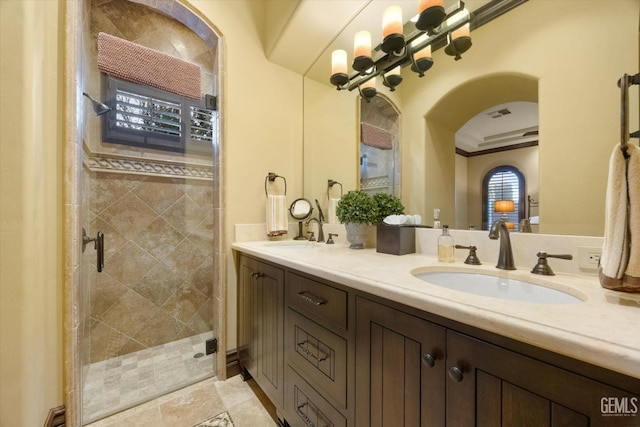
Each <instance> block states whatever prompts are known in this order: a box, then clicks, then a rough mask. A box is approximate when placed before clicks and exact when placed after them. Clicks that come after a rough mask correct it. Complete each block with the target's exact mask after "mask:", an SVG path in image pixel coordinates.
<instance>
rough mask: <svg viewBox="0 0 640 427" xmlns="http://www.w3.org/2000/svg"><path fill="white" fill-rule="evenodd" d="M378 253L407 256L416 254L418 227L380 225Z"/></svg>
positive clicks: (377, 237) (377, 244)
mask: <svg viewBox="0 0 640 427" xmlns="http://www.w3.org/2000/svg"><path fill="white" fill-rule="evenodd" d="M376 252H382V253H385V254H392V255H406V254H413V253H415V252H416V227H415V226H412V225H388V224H384V223H382V224H378V225H377V230H376Z"/></svg>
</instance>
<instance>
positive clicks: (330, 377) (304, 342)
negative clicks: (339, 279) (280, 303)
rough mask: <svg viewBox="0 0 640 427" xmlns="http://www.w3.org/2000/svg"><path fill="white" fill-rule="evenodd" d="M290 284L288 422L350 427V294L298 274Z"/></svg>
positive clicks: (287, 314)
mask: <svg viewBox="0 0 640 427" xmlns="http://www.w3.org/2000/svg"><path fill="white" fill-rule="evenodd" d="M286 283H287V285H286V290H285V310H286V312H285V363H286V364H287V370H286V374H285V382H286V391H285V402H284V412H285V414H286V420H287V423H288V424H289V425H290V426H292V427H312V426H317V427H320V426H335V427H338V426H342V427H346V426H348V425H349V426H350V425H352V423H351V422H348V420H349V418H351V417H350V415H349V414H350V411H351V407H350V406H351V404H350V402H349V392H348V390H349V387H351V382H352V378H353V373H352V372H350V371H351V370H350V369H349V354H350V351H352V348H351V347H352V346H353V339H352V338H351V336H350V335H352V331H351V330H350V328H349V321H348V306H349V292H348V291H347V290H345V289H344V288H342V287H341V286H339V285H335V284H333V283H328V282H325V281H320V280H316V279H314V278H310V277H308V276H306V275H302V274H298V273H294V272H288V273H287V276H286Z"/></svg>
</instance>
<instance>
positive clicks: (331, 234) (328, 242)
mask: <svg viewBox="0 0 640 427" xmlns="http://www.w3.org/2000/svg"><path fill="white" fill-rule="evenodd" d="M333 236H336V237H337V236H338V235H337V234H335V233H329V238H328V239H327V245H333V244H334V243H335V242H334V241H333Z"/></svg>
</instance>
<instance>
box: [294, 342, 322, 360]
mask: <svg viewBox="0 0 640 427" xmlns="http://www.w3.org/2000/svg"><path fill="white" fill-rule="evenodd" d="M307 345H313V344H312V343H310V342H309V341H308V340H307V341H302V342H299V343H298V348H299V349H300V351H302V352H303V353H304V354H306V355H307V356H308V357H310V358H312V359H313V360H315V361H316V362H322V361H324V360H327V358H328V357H329V356H328V355H327V354H324V353H322V352H321V351H320V349H318V354H320V355H321V356H320V357H318V356H316V355H315V354H313V352H312V351H311V350H309V349H308V348H307V347H306V346H307ZM316 348H317V347H316Z"/></svg>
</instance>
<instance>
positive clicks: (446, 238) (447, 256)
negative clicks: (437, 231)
mask: <svg viewBox="0 0 640 427" xmlns="http://www.w3.org/2000/svg"><path fill="white" fill-rule="evenodd" d="M453 246H454V245H453V236H451V235H450V234H449V226H448V225H443V226H442V234H441V235H440V236H438V261H439V262H453V250H454V249H453Z"/></svg>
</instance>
